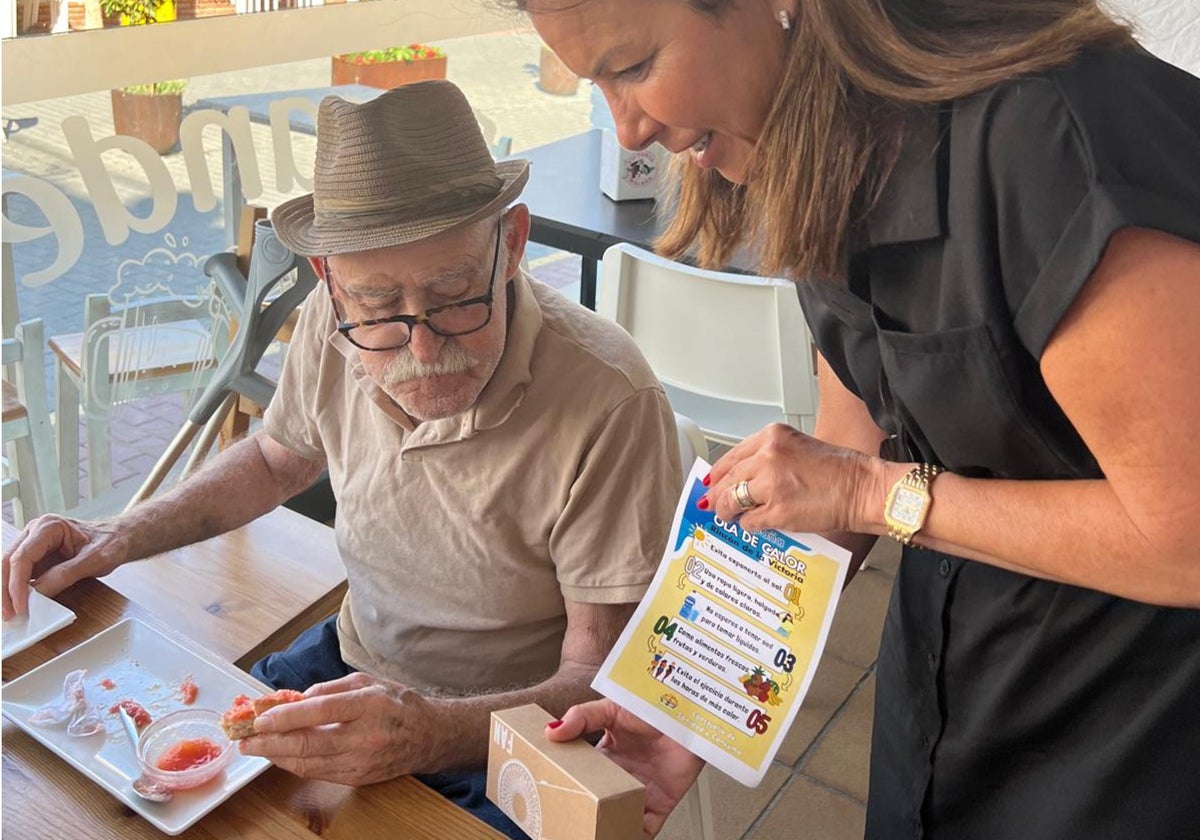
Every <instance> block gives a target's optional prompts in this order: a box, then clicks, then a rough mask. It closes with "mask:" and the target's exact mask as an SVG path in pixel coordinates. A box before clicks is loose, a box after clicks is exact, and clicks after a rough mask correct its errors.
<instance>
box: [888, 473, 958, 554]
mask: <svg viewBox="0 0 1200 840" xmlns="http://www.w3.org/2000/svg"><path fill="white" fill-rule="evenodd" d="M943 471H944V470H943V469H942V468H941V467H939V466H937V465H936V464H918V465H917V466H915V467H913V468H912V469H911V470H909V471H908V472H907V473H905V475H904V478H902V479H900V480H899V481H898V482H896V484H897V486H899V485H901V484H903V485H906V486H908V487H912V488H913V489H915V490H920V491H921V492H922V493H924V494H925V495H927V496H929V499H930V501H929V503H930V504H932V502H933V496H932V494H931V493H930V490H929V487H930V485H931V484H932V483H933V480H934V479H935V478H936V477H937V476H938V474H939V473H941V472H943ZM889 499H890V496H889ZM926 516H928V509H927V510H926ZM919 530H920V528H917V529H914V530H909V529H908V528H901V527H899V526H897V525H888V536H889V537H891V538H892V539H894V540H899V541H900V542H901V543H903V544H904V545H911V546H914V547H916V548H920V546H917V545H916V544H915V543H914V542H913V537H915V536H916V535H917V532H918V531H919Z"/></svg>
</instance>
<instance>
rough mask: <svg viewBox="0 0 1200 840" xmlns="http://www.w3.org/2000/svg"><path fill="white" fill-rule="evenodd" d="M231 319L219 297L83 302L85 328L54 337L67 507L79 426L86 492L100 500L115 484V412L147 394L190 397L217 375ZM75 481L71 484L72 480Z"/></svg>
mask: <svg viewBox="0 0 1200 840" xmlns="http://www.w3.org/2000/svg"><path fill="white" fill-rule="evenodd" d="M228 335H229V315H228V311H227V310H224V309H223V306H222V304H221V298H220V297H219V296H217V295H216V294H215V293H212V294H210V295H200V296H194V297H160V298H153V299H147V300H142V301H138V302H135V303H130V304H128V305H125V306H121V307H117V306H114V305H113V303H112V301H110V300H109V298H108V297H107V296H106V295H89V296H88V297H87V299H86V300H85V302H84V330H83V332H80V333H72V334H70V335H60V336H54V337H53V338H51V339H50V349H51V350H52V351H53V352H54V356H55V385H56V391H57V400H56V410H57V413H58V417H59V418H61V419H60V421H59V423H58V451H59V453H60V460H61V470H62V482H63V485H64V488H65V491H66V497H67V498H66V501H67V504H68V505H69V506H72V507H73V506H74V505H75V504H76V503H77V501H78V499H77V491H76V492H72V490H73V489H74V488H77V487H78V476H77V471H78V455H77V453H78V451H79V428H78V425H77V424H76V423H73V422H71V418H74V417H77V416H78V414H79V410H80V408H82V410H83V414H84V418H85V420H86V426H87V451H88V491H89V494H90V496H91V498H93V499H94V498H96V497H97V496H99V495H100V494H102V493H104V492H105V491H106V490H108V489H109V488H110V487H111V486H112V452H111V446H110V440H109V434H110V423H111V416H112V412H113V409H114V407H115V406H117V405H119V404H121V403H127V402H131V401H133V400H137V399H141V398H144V397H149V396H157V395H162V394H169V393H180V392H182V393H185V394H188V395H189V396H188V402H189V403H190V401H191V397H193V396H194V395H195V394H196V393H198V391H199V390H200V389H202V388H203V387H204V386H205V385H206V384H207V382H208V380H209V378H211V376H212V371H213V370H214V369H215V368H216V365H217V362H218V360H219V359H220V356H221V353H222V352H223V350H224V349H225V347H226V346H227V345H228ZM72 476H74V478H72Z"/></svg>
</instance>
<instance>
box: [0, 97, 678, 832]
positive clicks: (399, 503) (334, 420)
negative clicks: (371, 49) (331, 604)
mask: <svg viewBox="0 0 1200 840" xmlns="http://www.w3.org/2000/svg"><path fill="white" fill-rule="evenodd" d="M315 172H316V175H315V181H314V194H313V195H309V196H304V197H302V198H299V199H295V200H292V201H289V202H286V203H284V204H283V205H281V206H279V207H278V208H277V209H276V210H275V212H274V213H273V214H272V222H273V224H274V226H275V230H276V233H277V234H278V236H279V238H280V239H281V240H282V241H283V242H284V243H285V244H287V245H288V246H289V247H290V248H292V249H293V250H294V251H295V252H296V253H298V254H301V255H305V256H308V257H309V258H310V260H311V262H312V264H313V266H314V268H315V270H316V272H317V274H318V275H319V277H320V278H321V279H322V280H323V282H322V283H321V284H320V285H318V287H317V288H316V289H315V290H314V291H313V293H312V294H311V295H310V296H309V298H308V299H307V301H306V302H305V304H304V307H303V312H302V315H301V318H300V322H299V325H298V327H297V329H296V334H295V337H294V339H293V343H292V346H291V349H290V351H289V353H288V357H287V362H286V364H285V365H284V369H283V373H282V376H281V378H280V382H279V389H278V392H277V393H276V395H275V399H274V400H273V401H272V403H271V405H270V407H269V408H268V410H267V412H266V416H265V418H264V428H263V430H262V431H260V432H259V433H257V434H255V435H254V436H252V437H250V438H248V439H246V440H244V441H242V442H240V443H239V444H238V445H236V446H235V447H233V448H231V449H230V450H228V451H227V452H225V453H223V454H222V455H221V456H220V457H219V458H217V459H216V460H215V461H214V462H213V463H212V464H211V465H210V466H209V467H207V468H206V469H205V470H203V471H202V472H201V473H199V474H198V475H197V476H195V477H194V478H193V479H190V480H189V481H187V482H185V483H184V484H182V485H181V486H179V487H178V488H176V489H175V490H174V491H173V492H172V493H170V494H168V495H166V496H164V497H163V498H161V499H158V500H152V501H150V502H146V503H144V504H142V505H139V506H137V507H136V508H134V509H133V510H131V511H130V512H129V513H127V514H125V515H122V516H120V517H118V518H116V519H114V520H112V521H109V522H97V523H90V522H77V521H73V520H70V519H66V518H63V517H59V516H45V517H42V518H40V519H38V520H36V521H35V522H33V523H31V525H30V526H29V527H28V528H27V529H26V533H25V534H24V536H23V538H22V540H21V541H20V542H19V543H18V547H17V548H16V549H15V550H14V551H13V552H12V553H11V555H10V556H6V557H5V562H4V576H5V580H4V615H5V616H6V617H7V616H9V615H11V614H12V613H13V612H14V611H17V612H20V611H23V610H24V608H25V604H26V599H27V590H26V583H25V582H26V581H28V580H29V579H30V578H31V577H32V576H33V575H34V574H35V570H36V574H38V580H37V585H38V588H39V589H40V590H42V591H43V592H46V593H48V594H53V593H54V592H57V591H58V590H60V589H62V588H64V587H65V586H67V585H69V584H70V583H72V582H74V581H75V580H78V579H80V578H82V577H85V576H98V575H104V574H107V573H108V572H109V571H111V570H113V569H114V568H116V567H117V566H119V565H120V564H122V563H125V562H128V561H131V560H135V559H139V558H143V557H147V556H150V555H152V554H157V553H159V552H162V551H165V550H168V549H170V548H173V547H176V546H179V545H184V544H187V543H189V542H194V541H197V540H202V539H205V538H207V537H211V536H213V535H215V534H218V533H222V532H224V531H228V530H230V529H233V528H236V527H238V526H240V525H243V524H244V523H246V522H248V521H249V520H251V519H253V518H254V517H256V516H260V515H262V514H263V513H265V512H267V511H269V510H270V509H272V508H273V507H275V506H276V505H278V504H280V503H282V502H283V501H284V500H286V499H287V498H289V497H290V496H292V495H294V494H295V493H297V492H298V491H299V490H301V489H303V488H305V487H308V486H309V485H311V484H312V483H313V482H314V481H315V480H316V479H317V477H318V475H319V474H320V473H321V471H322V469H323V468H325V469H328V471H329V478H330V481H331V483H332V486H333V490H334V493H335V495H336V497H337V500H338V516H337V526H336V530H337V539H338V546H339V549H340V551H341V554H342V559H343V560H344V561H345V565H346V570H347V575H348V578H349V593H348V595H347V596H346V601H345V603H344V604H343V606H342V609H341V611H340V613H339V615H337V616H335V617H334V618H332V619H330V620H329V621H326V622H324V623H322V624H320V625H318V626H316V627H313V628H310V629H309V630H308V631H306V632H305V633H304V634H302V635H301V637H300V638H299V639H298V640H297V641H296V643H295V644H294V645H293V646H292V647H291V648H289V649H288V650H287V651H283V652H281V653H276V654H272V655H271V656H269V657H267V658H266V659H264V660H263V661H261V662H259V663H258V664H257V665H256V666H255V668H254V673H255V674H256V675H257V676H258V677H259V678H260V679H263V680H264V681H266V682H268V683H270V684H272V685H274V686H276V687H279V688H285V687H286V688H295V689H299V690H306V691H307V694H306V699H304V700H302V701H300V702H297V703H295V704H292V705H289V706H283V707H279V708H277V709H275V710H273V711H271V712H270V713H268V714H266V715H264V716H262V717H260V718H259V719H258V721H257V723H256V727H257V731H258V733H259V734H257V735H256V736H254V737H252V738H250V739H248V740H247V741H246V742H244V746H243V750H244V751H245V752H247V753H253V754H257V755H264V756H268V757H269V758H271V759H272V760H273V761H275V762H276V763H277V764H279V765H280V766H282V767H284V768H286V769H289V770H291V771H293V772H295V773H298V774H300V775H304V776H313V777H318V778H324V779H329V780H333V781H337V782H343V783H347V784H352V785H360V784H367V783H370V782H375V781H380V780H383V779H388V778H393V777H395V776H398V775H402V774H408V773H417V774H424V775H422V776H421V778H422V780H423V781H426V782H427V783H428V784H430V785H431V786H433V787H435V788H436V789H438V790H441V791H442V792H443V793H444V794H445V795H446V796H448V797H449V798H451V799H453V800H454V801H456V802H458V803H459V804H462V805H463V806H464V807H467V808H469V809H471V810H473V811H475V812H476V813H478V814H480V815H481V816H482V817H483V818H485V819H487V820H488V821H489V822H491V823H492V824H494V825H497V826H498V827H501V828H502V829H503V830H505V831H509V832H514V831H516V829H515V827H514V826H512V824H511V823H509V822H508V821H507V818H505V817H504V816H503V815H502V814H500V813H499V811H498V810H497V809H495V808H494V806H491V805H490V803H487V802H486V799H485V798H484V796H483V773H482V772H480V768H482V766H483V765H484V763H485V761H486V754H487V742H488V718H489V714H490V712H491V711H492V710H494V709H500V708H506V707H510V706H515V705H520V704H523V703H531V702H533V703H539V704H541V705H542V706H544V707H545V708H546V709H548V710H549V711H550V712H552V713H554V714H561V713H562V712H564V711H565V710H566V709H567V708H568V707H569V706H571V705H572V704H573V703H578V702H580V701H582V700H585V699H587V698H588V697H589V695H590V689H589V684H590V681H591V679H592V677H593V674H594V673H595V670H596V669H597V667H598V666H599V665H600V663H601V662H602V660H603V658H604V656H605V655H606V653H607V652H608V649H609V648H610V646H611V645H612V643H613V642H614V641H615V639H616V637H617V635H618V634H619V632H620V629H621V628H622V627H623V625H624V623H625V622H626V620H627V619H628V616H629V615H630V614H631V611H632V609H633V606H634V604H635V602H636V601H637V600H638V599H639V598H640V597H641V595H642V592H643V590H644V589H645V587H646V585H647V584H648V582H649V580H650V578H651V577H652V574H653V570H654V566H655V563H656V559H657V558H658V556H659V555H660V553H661V551H662V545H663V541H664V540H665V538H666V532H667V528H668V526H669V523H670V518H671V510H672V507H673V500H674V498H675V496H676V494H677V490H678V483H679V477H680V468H679V456H678V447H677V443H676V437H675V429H674V419H673V415H672V413H671V411H670V408H669V407H668V404H667V401H666V399H665V396H664V394H663V392H662V389H661V388H660V386H659V384H658V382H657V380H656V379H655V377H654V375H653V374H652V373H651V371H650V370H649V368H648V366H647V365H646V363H645V361H644V360H643V359H642V358H641V356H640V355H639V353H638V351H637V349H636V348H635V347H634V346H633V344H632V342H631V341H630V340H629V338H628V336H627V335H625V334H624V333H623V332H622V331H621V330H620V329H618V328H617V327H615V326H613V325H612V324H610V323H608V322H606V321H604V320H603V319H601V318H599V317H598V316H596V315H594V314H593V313H590V312H588V311H587V310H585V309H583V308H582V307H580V306H577V305H575V304H574V303H572V302H570V301H568V300H566V299H565V298H564V297H562V296H561V295H559V294H558V293H557V292H554V291H552V290H550V289H548V288H546V287H544V286H542V285H540V284H538V283H537V282H535V281H533V280H532V279H531V278H529V277H528V276H527V275H526V274H525V273H524V272H522V271H521V269H520V264H521V258H522V255H523V254H524V247H525V242H526V238H527V236H528V233H529V213H528V210H527V209H526V208H525V207H524V206H523V205H520V204H516V205H513V206H511V207H510V206H509V205H510V204H511V203H512V202H513V201H514V200H515V199H516V198H517V196H518V194H519V193H520V191H521V188H522V186H523V185H524V184H525V181H526V179H527V177H528V163H527V162H525V161H511V162H504V163H496V162H494V161H493V160H492V158H491V157H490V155H489V154H488V152H487V148H486V145H485V143H484V141H483V138H482V137H481V136H480V133H479V129H478V125H477V124H476V122H475V119H474V116H473V114H472V111H471V109H470V107H469V105H468V104H467V101H466V99H465V98H464V97H463V95H462V94H461V92H460V91H459V90H458V89H457V88H456V87H454V86H453V85H451V84H449V83H447V82H426V83H422V84H417V85H410V86H407V87H404V88H399V89H397V90H393V91H389V92H387V93H385V94H383V95H381V96H380V97H378V98H377V99H375V100H374V101H372V102H369V103H366V104H364V105H357V104H352V103H350V102H346V101H343V100H341V99H338V98H336V97H329V98H327V99H326V100H325V101H324V102H322V103H321V107H320V111H319V115H318V131H317V156H316V167H315ZM45 566H49V568H44V567H45ZM513 836H518V835H515V834H514V835H513Z"/></svg>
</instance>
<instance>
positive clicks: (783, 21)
mask: <svg viewBox="0 0 1200 840" xmlns="http://www.w3.org/2000/svg"><path fill="white" fill-rule="evenodd" d="M776 17H778V18H779V25H780V26H782V27H783V30H784V31H785V32H786V31H787V30H789V29H791V28H792V16H791V15H790V14H788V11H787V9H780V10H779V14H778V15H776Z"/></svg>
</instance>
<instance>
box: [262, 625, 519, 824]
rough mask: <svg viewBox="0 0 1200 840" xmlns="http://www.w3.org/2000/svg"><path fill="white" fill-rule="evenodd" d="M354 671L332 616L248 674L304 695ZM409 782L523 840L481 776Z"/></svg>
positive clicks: (428, 776) (445, 775) (432, 777)
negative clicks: (344, 658) (345, 659)
mask: <svg viewBox="0 0 1200 840" xmlns="http://www.w3.org/2000/svg"><path fill="white" fill-rule="evenodd" d="M354 671H355V669H354V668H351V667H350V666H349V665H347V664H346V663H345V662H343V661H342V655H341V648H340V647H339V646H338V637H337V615H336V614H335V615H332V616H330V617H329V618H327V619H325V620H324V621H322V622H321V623H320V624H315V625H313V626H312V627H310V628H308V629H307V630H305V631H304V632H303V633H301V634H300V635H299V637H297V639H296V641H295V642H293V643H292V646H291V647H289V648H288V649H287V650H284V651H280V652H278V653H271V654H268V655H266V656H264V657H263V658H262V659H260V660H259V661H258V662H255V663H254V667H253V668H251V669H250V673H251V674H253V675H254V676H255V677H256V678H257V679H260V680H262V681H263V682H265V683H266V684H267V685H269V686H272V687H274V688H277V689H279V688H291V689H295V690H296V691H304V690H305V689H306V688H308V687H309V686H311V685H313V684H314V683H319V682H328V681H329V680H336V679H339V678H341V677H345V676H348V675H350V674H353V673H354ZM413 778H415V779H416V780H417V781H419V782H421V783H422V784H423V785H426V786H427V787H430V788H432V789H433V790H435V791H437V792H438V793H440V794H441V795H442V796H444V797H446V798H447V799H449V800H450V801H451V802H453V803H454V804H455V805H457V806H458V807H460V808H462V809H463V810H465V811H469V812H470V813H471V814H473V815H474V816H475V817H476V818H478V819H480V820H483V821H484V822H485V823H487V824H488V825H490V826H491V827H492V828H494V829H496V830H497V831H499V832H500V833H502V834H504V835H505V836H506V837H510V838H512V840H527V835H526V834H525V832H523V831H521V829H519V828H517V824H516V823H514V822H513V821H512V820H510V819H509V818H508V817H506V816H505V815H504V812H503V811H501V810H500V809H499V808H497V807H496V805H495V804H494V803H492V802H491V801H490V800H489V799H488V798H487V774H486V773H485V772H483V771H476V772H466V773H430V774H424V775H414V777H413Z"/></svg>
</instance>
